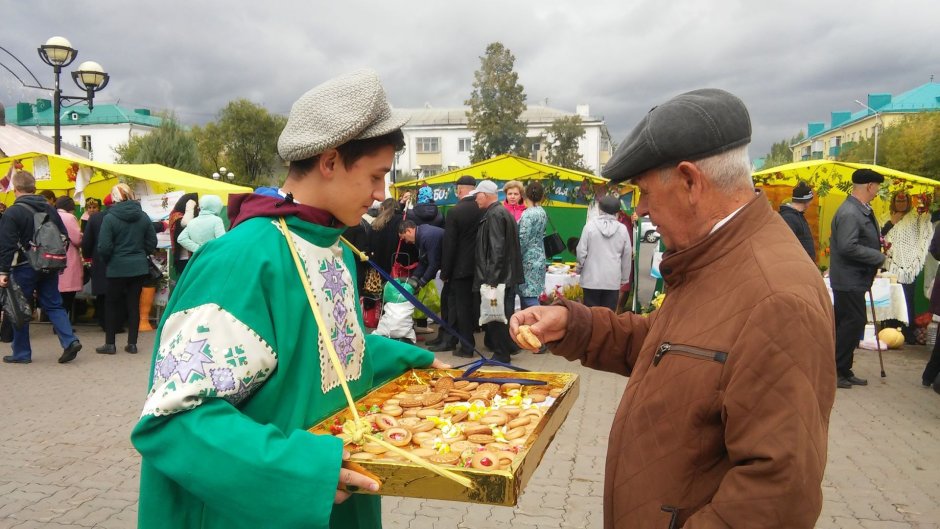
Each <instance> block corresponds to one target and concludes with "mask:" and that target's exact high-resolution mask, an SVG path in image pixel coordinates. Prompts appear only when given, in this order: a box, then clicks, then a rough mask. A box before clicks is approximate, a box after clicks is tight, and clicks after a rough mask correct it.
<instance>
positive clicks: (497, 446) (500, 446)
mask: <svg viewBox="0 0 940 529" xmlns="http://www.w3.org/2000/svg"><path fill="white" fill-rule="evenodd" d="M509 448H510V446H509V445H508V444H507V443H490V444H488V445H486V449H487V450H489V451H490V452H505V451H507V450H509Z"/></svg>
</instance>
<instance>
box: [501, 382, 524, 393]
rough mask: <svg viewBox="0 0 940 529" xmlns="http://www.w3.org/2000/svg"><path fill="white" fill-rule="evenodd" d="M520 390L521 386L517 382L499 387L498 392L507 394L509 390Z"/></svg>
mask: <svg viewBox="0 0 940 529" xmlns="http://www.w3.org/2000/svg"><path fill="white" fill-rule="evenodd" d="M520 388H522V384H519V383H518V382H506V383H505V384H503V385H502V386H500V387H499V390H500V391H502V392H503V393H509V390H511V389H520Z"/></svg>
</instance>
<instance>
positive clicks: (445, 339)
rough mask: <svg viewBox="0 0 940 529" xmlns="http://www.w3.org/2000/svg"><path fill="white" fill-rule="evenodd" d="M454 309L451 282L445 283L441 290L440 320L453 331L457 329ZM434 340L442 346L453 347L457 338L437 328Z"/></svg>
mask: <svg viewBox="0 0 940 529" xmlns="http://www.w3.org/2000/svg"><path fill="white" fill-rule="evenodd" d="M456 308H457V301H456V299H454V288H453V287H452V286H451V281H445V282H444V288H442V289H441V318H444V321H446V322H447V324H448V325H450V326H451V327H453V328H455V329H456V328H457V311H456ZM434 339H435V340H437V341H440V342H441V343H442V344H444V345H450V346H453V345H456V344H457V338H456V337H454V336H451V334H450V333H449V332H447V331H446V330H444V327H439V328H438V330H437V336H436V337H435V338H434Z"/></svg>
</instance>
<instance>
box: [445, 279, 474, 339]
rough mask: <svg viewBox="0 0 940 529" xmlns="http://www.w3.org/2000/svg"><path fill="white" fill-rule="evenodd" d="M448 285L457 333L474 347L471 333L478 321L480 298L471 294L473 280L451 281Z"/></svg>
mask: <svg viewBox="0 0 940 529" xmlns="http://www.w3.org/2000/svg"><path fill="white" fill-rule="evenodd" d="M448 283H450V288H451V290H453V294H452V299H453V306H454V308H453V311H454V312H455V313H456V321H457V326H456V329H457V332H459V333H460V335H461V336H463V337H464V338H465V339H466V340H467V341H469V342H470V344H472V345H473V346H474V347H476V338H474V336H473V332H474V331H475V330H476V328H477V324H478V322H479V321H480V296H479V294H476V293H474V292H473V278H472V277H467V278H461V279H451V280H450V281H448ZM461 348H462V346H461ZM465 352H467V353H469V352H471V351H465Z"/></svg>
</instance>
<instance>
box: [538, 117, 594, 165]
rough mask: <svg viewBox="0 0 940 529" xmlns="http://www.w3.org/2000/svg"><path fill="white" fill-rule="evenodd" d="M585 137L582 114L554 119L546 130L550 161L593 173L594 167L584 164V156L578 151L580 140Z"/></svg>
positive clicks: (553, 163) (546, 143)
mask: <svg viewBox="0 0 940 529" xmlns="http://www.w3.org/2000/svg"><path fill="white" fill-rule="evenodd" d="M583 137H584V125H582V124H581V116H577V115H575V116H564V117H560V118H558V119H556V120H555V121H553V122H552V124H551V126H550V127H548V128H547V129H546V130H545V145H546V150H547V151H548V163H550V164H552V165H557V166H559V167H564V168H567V169H574V170H576V171H584V172H586V173H593V172H594V170H593V169H591V168H590V167H587V166H586V165H584V157H583V156H581V153H579V152H578V142H579V141H580V140H581V138H583Z"/></svg>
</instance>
